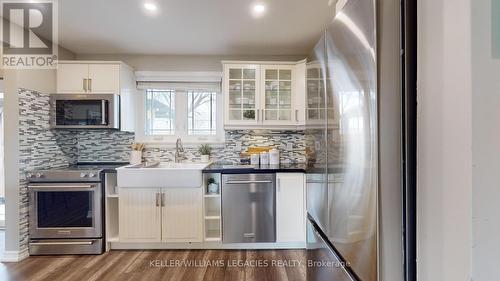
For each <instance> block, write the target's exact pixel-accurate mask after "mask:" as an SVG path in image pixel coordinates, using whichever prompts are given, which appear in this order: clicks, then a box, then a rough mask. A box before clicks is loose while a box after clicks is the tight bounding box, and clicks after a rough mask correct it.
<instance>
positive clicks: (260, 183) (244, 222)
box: [222, 174, 276, 243]
mask: <svg viewBox="0 0 500 281" xmlns="http://www.w3.org/2000/svg"><path fill="white" fill-rule="evenodd" d="M275 182H276V174H226V175H222V230H223V231H222V242H223V243H258V242H276V191H275V190H276V185H275Z"/></svg>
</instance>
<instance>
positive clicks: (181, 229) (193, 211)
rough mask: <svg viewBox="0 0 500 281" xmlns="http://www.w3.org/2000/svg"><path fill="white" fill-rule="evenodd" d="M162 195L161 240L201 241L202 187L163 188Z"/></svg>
mask: <svg viewBox="0 0 500 281" xmlns="http://www.w3.org/2000/svg"><path fill="white" fill-rule="evenodd" d="M162 196H164V199H163V200H164V207H163V208H162V241H164V242H201V241H202V240H203V211H202V206H203V205H202V204H203V201H202V200H203V192H202V188H165V189H163V195H162Z"/></svg>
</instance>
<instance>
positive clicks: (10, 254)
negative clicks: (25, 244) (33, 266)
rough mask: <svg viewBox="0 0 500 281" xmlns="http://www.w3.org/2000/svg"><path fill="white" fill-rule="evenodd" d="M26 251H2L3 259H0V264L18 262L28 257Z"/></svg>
mask: <svg viewBox="0 0 500 281" xmlns="http://www.w3.org/2000/svg"><path fill="white" fill-rule="evenodd" d="M29 255H30V254H29V252H28V249H24V250H23V251H4V253H3V257H1V258H0V261H1V262H20V261H22V260H24V259H25V258H27V257H29Z"/></svg>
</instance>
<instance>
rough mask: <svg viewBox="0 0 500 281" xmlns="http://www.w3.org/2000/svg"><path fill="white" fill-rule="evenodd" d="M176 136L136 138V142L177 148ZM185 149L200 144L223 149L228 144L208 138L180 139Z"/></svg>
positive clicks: (220, 139)
mask: <svg viewBox="0 0 500 281" xmlns="http://www.w3.org/2000/svg"><path fill="white" fill-rule="evenodd" d="M178 138H179V137H176V136H156V137H153V136H137V135H136V136H135V142H138V143H144V144H146V145H150V146H155V147H175V144H176V142H177V139H178ZM180 139H181V140H182V145H183V146H184V147H187V148H190V147H198V146H199V145H200V144H210V145H212V146H213V147H217V148H222V147H224V146H225V144H226V142H225V139H224V138H215V137H206V138H197V137H180Z"/></svg>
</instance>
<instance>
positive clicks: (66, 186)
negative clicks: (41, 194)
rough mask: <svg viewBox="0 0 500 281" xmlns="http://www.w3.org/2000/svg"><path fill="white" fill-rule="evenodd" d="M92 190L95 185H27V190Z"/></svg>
mask: <svg viewBox="0 0 500 281" xmlns="http://www.w3.org/2000/svg"><path fill="white" fill-rule="evenodd" d="M41 187H43V188H94V187H96V185H65V184H64V185H28V188H41Z"/></svg>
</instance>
